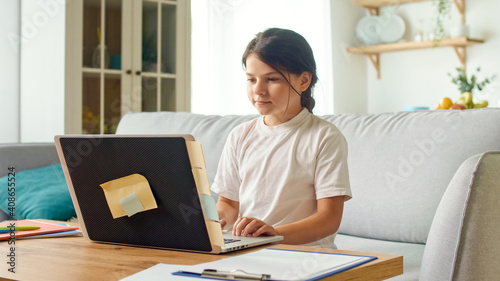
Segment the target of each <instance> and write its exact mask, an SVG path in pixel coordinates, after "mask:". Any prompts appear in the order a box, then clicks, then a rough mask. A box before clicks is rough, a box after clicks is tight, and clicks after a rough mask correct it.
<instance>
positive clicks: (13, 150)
mask: <svg viewBox="0 0 500 281" xmlns="http://www.w3.org/2000/svg"><path fill="white" fill-rule="evenodd" d="M57 163H60V162H59V157H58V155H57V151H56V146H55V144H54V143H16V144H0V177H4V176H6V175H7V174H8V173H9V167H14V168H15V171H16V172H20V171H24V170H31V169H35V168H41V167H44V166H49V165H53V164H57ZM8 218H9V216H8V215H7V214H6V213H5V212H3V211H2V210H0V221H3V220H6V219H8Z"/></svg>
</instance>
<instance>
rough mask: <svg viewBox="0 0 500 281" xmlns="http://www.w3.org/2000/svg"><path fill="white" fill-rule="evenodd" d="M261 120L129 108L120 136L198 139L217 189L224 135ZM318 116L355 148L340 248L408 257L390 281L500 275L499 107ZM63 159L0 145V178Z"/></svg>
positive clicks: (49, 151)
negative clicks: (13, 169) (15, 169)
mask: <svg viewBox="0 0 500 281" xmlns="http://www.w3.org/2000/svg"><path fill="white" fill-rule="evenodd" d="M255 117H257V116H256V115H244V116H243V115H242V116H235V115H234V116H216V115H210V116H208V115H200V114H192V113H185V112H154V113H148V112H142V113H134V112H130V113H128V114H126V115H125V116H124V117H123V118H122V119H121V121H120V123H119V125H118V128H117V132H116V133H117V134H191V135H193V136H194V137H195V139H196V140H198V141H199V142H201V143H202V146H203V151H204V155H205V161H206V165H207V171H208V176H209V181H210V183H211V182H212V181H213V179H214V176H215V173H216V170H217V165H218V161H219V156H220V154H221V151H222V148H223V146H224V143H225V139H226V137H227V135H228V134H229V132H230V131H231V129H232V128H234V127H235V126H237V125H238V124H240V123H242V122H245V121H248V120H251V119H252V118H255ZM321 117H322V118H324V119H325V120H327V121H329V122H331V123H333V124H335V125H336V126H337V127H338V128H339V129H340V130H341V131H342V133H343V134H344V135H345V137H346V139H347V142H348V145H349V157H348V161H349V172H350V179H351V188H352V192H353V198H352V199H351V200H350V201H348V202H346V203H345V209H344V214H343V219H342V223H341V226H340V229H339V231H338V235H337V238H336V244H337V247H338V248H339V249H345V250H355V251H364V252H375V253H388V254H397V255H402V256H403V259H404V274H403V275H401V276H398V277H395V278H393V279H391V280H438V281H441V280H495V279H497V278H498V276H500V266H498V265H499V263H498V259H499V258H498V257H500V220H499V219H498V218H499V217H500V204H499V202H500V109H498V108H486V109H471V110H437V111H414V112H396V113H379V114H367V113H366V114H365V113H363V114H337V115H328V116H321ZM6 159H9V163H6ZM57 162H58V159H57V154H56V151H55V149H54V145H53V144H14V145H1V146H0V177H1V176H4V175H5V174H6V171H7V165H16V166H17V167H18V170H21V169H26V170H27V169H32V168H36V167H41V166H44V165H50V164H53V163H57ZM213 196H214V197H217V195H216V194H214V195H213Z"/></svg>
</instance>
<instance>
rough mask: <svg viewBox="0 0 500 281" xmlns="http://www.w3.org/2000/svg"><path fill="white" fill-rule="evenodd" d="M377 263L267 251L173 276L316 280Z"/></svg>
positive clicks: (340, 256)
mask: <svg viewBox="0 0 500 281" xmlns="http://www.w3.org/2000/svg"><path fill="white" fill-rule="evenodd" d="M375 259H377V257H374V256H361V255H347V254H337V253H323V252H309V251H307V252H306V251H295V250H285V249H275V248H267V249H263V250H259V251H255V252H252V253H248V254H244V255H240V256H235V257H230V258H226V259H222V260H218V261H215V262H209V263H204V264H199V265H194V266H190V267H184V268H182V269H181V270H179V271H177V272H173V273H172V274H173V275H178V276H186V277H191V278H193V277H195V278H212V279H220V280H269V281H271V280H311V281H313V280H319V279H322V278H325V277H328V276H331V275H334V274H336V273H339V272H343V271H346V270H348V269H351V268H353V267H356V266H359V265H361V264H364V263H367V262H370V261H372V260H375Z"/></svg>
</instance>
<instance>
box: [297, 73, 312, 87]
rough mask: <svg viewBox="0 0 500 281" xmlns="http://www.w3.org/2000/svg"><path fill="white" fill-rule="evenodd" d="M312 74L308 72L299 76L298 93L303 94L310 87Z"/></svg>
mask: <svg viewBox="0 0 500 281" xmlns="http://www.w3.org/2000/svg"><path fill="white" fill-rule="evenodd" d="M311 80H312V74H311V73H310V72H307V71H304V72H302V74H300V91H301V92H304V91H305V90H307V89H308V88H309V85H311Z"/></svg>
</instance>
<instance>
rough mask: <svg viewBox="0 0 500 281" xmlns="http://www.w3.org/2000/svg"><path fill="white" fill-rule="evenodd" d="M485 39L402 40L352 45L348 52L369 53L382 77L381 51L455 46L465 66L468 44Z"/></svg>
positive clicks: (478, 42)
mask: <svg viewBox="0 0 500 281" xmlns="http://www.w3.org/2000/svg"><path fill="white" fill-rule="evenodd" d="M483 42H484V40H479V39H471V38H467V37H457V38H446V39H443V40H441V41H438V42H434V41H424V42H400V43H392V44H381V45H371V46H362V47H350V48H347V52H349V53H351V54H361V55H367V56H368V57H369V58H370V61H371V62H372V63H373V66H374V67H375V69H376V70H377V77H378V78H380V53H387V52H397V51H407V50H418V49H431V48H437V47H453V48H454V49H455V52H456V54H457V56H458V59H459V60H460V63H461V64H462V67H463V68H465V61H466V58H467V57H466V52H465V48H466V47H467V46H471V45H475V44H480V43H483Z"/></svg>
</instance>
